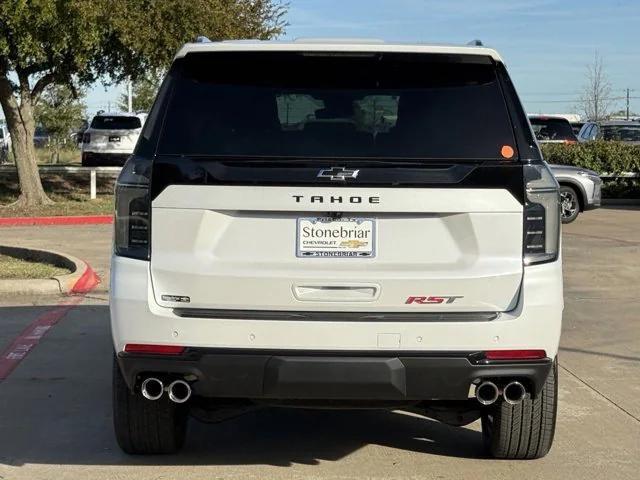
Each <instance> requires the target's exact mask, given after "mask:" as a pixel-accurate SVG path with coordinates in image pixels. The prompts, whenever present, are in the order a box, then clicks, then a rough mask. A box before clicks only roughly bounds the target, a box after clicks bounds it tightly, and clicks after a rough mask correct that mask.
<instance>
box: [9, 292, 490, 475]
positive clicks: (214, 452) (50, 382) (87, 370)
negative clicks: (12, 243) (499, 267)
mask: <svg viewBox="0 0 640 480" xmlns="http://www.w3.org/2000/svg"><path fill="white" fill-rule="evenodd" d="M22 308H24V309H31V310H30V311H29V312H22V313H25V314H26V313H28V315H27V317H29V318H33V317H34V316H35V314H36V313H37V312H35V313H34V312H33V310H34V309H42V311H43V312H44V311H46V308H47V307H11V311H12V315H17V314H20V313H21V312H20V310H21V309H22ZM4 310H5V309H4V308H0V318H2V316H3V311H4ZM108 318H109V315H108V307H107V306H105V305H90V306H89V305H80V306H77V307H76V308H74V309H72V310H70V311H69V312H68V313H67V314H66V315H65V318H63V319H62V320H61V321H60V322H59V323H58V324H57V325H56V326H55V327H54V328H53V329H51V331H50V332H48V334H47V335H46V337H44V338H43V339H42V341H41V342H40V344H39V345H38V346H37V347H35V348H34V350H33V351H32V352H31V353H30V354H29V355H28V357H27V358H25V359H24V360H23V362H22V363H21V364H20V366H19V367H18V368H16V370H15V371H14V372H13V373H12V374H11V376H10V377H9V378H7V379H6V380H5V381H4V382H2V383H1V384H0V399H1V400H2V409H0V464H5V465H11V466H21V465H24V464H30V463H32V464H54V465H65V464H66V465H274V466H290V465H294V464H305V465H316V464H318V463H320V462H321V461H336V460H339V459H341V458H344V457H346V456H348V455H350V454H351V453H353V452H355V451H357V450H359V449H361V448H363V447H366V446H367V445H380V446H386V447H390V448H393V449H399V450H405V451H411V452H418V453H424V454H430V455H438V456H447V457H465V458H483V449H482V438H481V434H480V433H479V432H478V431H475V430H472V429H471V428H457V427H450V426H447V425H445V424H442V423H439V422H436V421H433V420H430V419H427V418H423V417H420V416H417V415H414V414H409V413H404V412H397V411H393V412H392V411H385V410H352V411H341V410H308V409H285V408H262V409H258V410H252V411H250V412H248V413H246V414H244V415H240V416H238V417H235V418H232V419H229V420H226V421H223V422H220V423H215V424H204V423H201V422H198V421H196V420H194V419H191V420H190V422H189V432H188V435H187V441H186V444H185V446H184V449H183V451H182V452H181V453H180V454H177V455H169V456H129V455H126V454H124V453H122V452H121V450H120V449H119V448H118V446H117V444H116V442H115V438H114V434H113V428H112V414H111V361H112V346H111V338H110V331H109V320H108Z"/></svg>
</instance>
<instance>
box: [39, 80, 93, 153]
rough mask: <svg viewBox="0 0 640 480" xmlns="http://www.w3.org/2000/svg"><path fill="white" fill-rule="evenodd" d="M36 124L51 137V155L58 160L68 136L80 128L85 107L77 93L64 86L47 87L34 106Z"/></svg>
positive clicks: (68, 138)
mask: <svg viewBox="0 0 640 480" xmlns="http://www.w3.org/2000/svg"><path fill="white" fill-rule="evenodd" d="M34 116H35V120H36V124H38V125H41V126H42V127H43V128H44V129H45V130H46V131H47V133H48V134H49V135H50V136H51V143H52V145H53V148H54V153H53V155H54V156H55V157H56V158H58V157H59V152H60V148H61V147H62V146H63V145H64V144H66V143H67V142H68V141H69V140H70V135H71V134H72V132H74V131H78V130H79V129H80V127H81V126H82V123H83V121H84V118H85V116H86V114H85V105H84V103H83V101H82V99H81V98H79V95H78V92H77V91H72V89H71V88H69V87H68V86H66V85H54V84H52V85H49V86H48V87H47V88H46V89H45V90H44V91H43V93H42V95H41V96H40V99H39V101H38V103H37V104H36V106H35V113H34Z"/></svg>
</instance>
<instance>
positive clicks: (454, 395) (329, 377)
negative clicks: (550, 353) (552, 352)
mask: <svg viewBox="0 0 640 480" xmlns="http://www.w3.org/2000/svg"><path fill="white" fill-rule="evenodd" d="M118 362H119V364H120V368H121V369H122V372H123V374H124V377H125V379H126V381H127V383H128V385H129V387H130V388H135V386H136V385H139V383H140V377H141V376H144V375H149V374H153V375H160V376H162V375H180V376H185V375H190V376H193V377H195V378H196V379H197V380H195V381H194V382H193V384H192V387H193V391H194V394H195V395H197V396H200V397H205V398H242V399H256V400H259V399H265V400H357V401H365V402H366V401H374V402H375V401H420V400H466V399H467V398H469V394H470V389H471V385H472V384H473V383H474V382H477V381H478V380H479V379H492V380H494V381H495V382H496V383H497V384H500V383H506V381H508V380H511V379H518V380H520V381H521V382H523V384H524V385H525V386H527V388H528V389H529V390H530V391H531V392H532V393H534V394H537V393H539V392H540V390H541V389H542V386H543V384H544V381H545V379H546V378H547V375H548V374H549V370H550V368H551V365H552V360H551V359H544V360H537V361H527V362H493V363H487V362H486V361H484V360H480V359H478V354H474V353H472V352H452V353H447V352H394V353H391V352H384V353H380V352H304V351H276V352H265V351H237V350H236V351H234V350H225V349H197V348H192V349H189V350H188V351H187V352H186V353H185V354H184V355H182V356H179V357H161V356H140V355H131V354H124V353H120V354H119V355H118ZM193 377H192V378H193Z"/></svg>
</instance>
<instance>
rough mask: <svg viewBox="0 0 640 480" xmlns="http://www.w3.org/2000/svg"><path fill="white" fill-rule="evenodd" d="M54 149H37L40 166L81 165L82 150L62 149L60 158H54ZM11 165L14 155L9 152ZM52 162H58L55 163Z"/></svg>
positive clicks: (59, 153)
mask: <svg viewBox="0 0 640 480" xmlns="http://www.w3.org/2000/svg"><path fill="white" fill-rule="evenodd" d="M53 154H54V149H53V148H51V147H43V148H36V160H37V162H38V164H39V165H69V164H71V165H80V163H81V158H80V149H79V148H77V147H75V146H74V147H65V148H61V149H60V150H59V152H58V158H55V159H54V158H53ZM7 160H8V161H9V163H11V164H13V163H14V161H13V153H12V152H9V156H8V158H7ZM52 160H56V161H55V162H53V161H52Z"/></svg>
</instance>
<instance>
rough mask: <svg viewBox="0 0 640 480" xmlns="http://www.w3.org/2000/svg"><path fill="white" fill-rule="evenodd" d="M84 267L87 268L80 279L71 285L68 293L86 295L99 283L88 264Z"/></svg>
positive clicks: (97, 277)
mask: <svg viewBox="0 0 640 480" xmlns="http://www.w3.org/2000/svg"><path fill="white" fill-rule="evenodd" d="M86 265H87V268H85V269H84V272H82V275H80V278H79V279H78V280H77V281H76V283H74V284H73V287H71V290H70V291H69V293H87V292H90V291H91V290H93V289H94V288H95V287H96V285H98V284H99V283H100V277H99V276H98V274H97V273H96V272H94V271H93V268H91V266H90V265H89V264H88V263H87V264H86Z"/></svg>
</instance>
